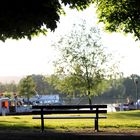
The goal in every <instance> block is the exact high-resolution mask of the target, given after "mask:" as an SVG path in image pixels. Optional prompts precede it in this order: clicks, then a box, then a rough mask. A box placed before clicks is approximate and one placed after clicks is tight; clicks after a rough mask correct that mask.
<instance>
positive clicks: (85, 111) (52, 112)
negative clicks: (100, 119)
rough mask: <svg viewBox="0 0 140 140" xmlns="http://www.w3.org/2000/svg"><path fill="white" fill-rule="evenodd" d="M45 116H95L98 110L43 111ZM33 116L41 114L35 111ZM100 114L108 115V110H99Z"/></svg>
mask: <svg viewBox="0 0 140 140" xmlns="http://www.w3.org/2000/svg"><path fill="white" fill-rule="evenodd" d="M43 112H44V114H72V113H73V114H93V113H96V112H97V111H96V110H43ZM32 113H33V114H40V111H38V110H34V111H32ZM98 113H107V110H98Z"/></svg>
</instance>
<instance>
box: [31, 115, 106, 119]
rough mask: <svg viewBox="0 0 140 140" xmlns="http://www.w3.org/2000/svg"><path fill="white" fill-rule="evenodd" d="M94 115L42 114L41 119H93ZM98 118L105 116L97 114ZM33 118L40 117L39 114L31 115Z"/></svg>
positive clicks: (104, 117)
mask: <svg viewBox="0 0 140 140" xmlns="http://www.w3.org/2000/svg"><path fill="white" fill-rule="evenodd" d="M95 118H96V116H44V117H43V119H95ZM98 118H99V119H106V118H107V117H106V116H99V117H98ZM33 119H41V117H40V116H33Z"/></svg>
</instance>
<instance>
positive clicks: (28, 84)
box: [18, 76, 36, 103]
mask: <svg viewBox="0 0 140 140" xmlns="http://www.w3.org/2000/svg"><path fill="white" fill-rule="evenodd" d="M35 86H36V85H35V83H34V81H33V79H32V76H27V77H25V78H23V79H21V80H20V82H19V85H18V91H19V95H20V96H22V97H25V98H27V100H28V103H29V99H30V98H31V97H32V96H33V95H35Z"/></svg>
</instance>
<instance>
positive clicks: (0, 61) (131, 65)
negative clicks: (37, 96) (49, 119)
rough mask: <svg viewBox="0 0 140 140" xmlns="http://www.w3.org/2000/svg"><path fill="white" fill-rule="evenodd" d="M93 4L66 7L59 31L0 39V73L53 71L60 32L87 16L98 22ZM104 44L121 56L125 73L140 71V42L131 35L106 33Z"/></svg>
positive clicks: (46, 72) (6, 74) (115, 54)
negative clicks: (81, 8)
mask: <svg viewBox="0 0 140 140" xmlns="http://www.w3.org/2000/svg"><path fill="white" fill-rule="evenodd" d="M92 9H93V7H90V8H89V9H87V10H85V11H83V12H76V10H73V11H69V10H68V11H67V16H62V17H61V20H60V24H58V29H56V33H54V34H53V33H48V35H47V36H40V37H35V38H34V39H32V40H31V41H29V40H25V39H22V40H18V41H17V40H7V41H6V42H5V43H3V42H0V76H22V75H29V74H50V73H52V72H53V66H52V60H54V59H55V58H57V52H56V51H55V50H54V49H53V47H51V46H50V43H51V42H52V41H55V39H56V36H59V34H63V33H66V32H68V31H70V29H71V26H72V25H73V23H77V22H79V19H81V18H82V19H86V21H87V22H88V23H89V24H92V25H93V26H95V25H96V22H97V20H96V15H95V10H93V11H92ZM102 37H103V44H104V46H106V47H108V48H109V50H110V51H111V52H112V53H113V55H114V58H115V59H120V58H121V64H120V70H121V71H123V72H124V73H125V75H130V74H139V75H140V63H139V60H140V42H135V40H134V39H133V38H132V37H131V36H124V35H122V34H119V33H112V34H108V33H104V34H103V36H102Z"/></svg>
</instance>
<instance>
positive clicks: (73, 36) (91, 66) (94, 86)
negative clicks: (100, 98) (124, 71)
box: [54, 21, 117, 104]
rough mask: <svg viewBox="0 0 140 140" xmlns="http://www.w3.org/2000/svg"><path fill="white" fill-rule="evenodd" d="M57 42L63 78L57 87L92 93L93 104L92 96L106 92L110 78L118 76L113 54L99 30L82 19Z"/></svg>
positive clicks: (57, 65)
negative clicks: (105, 44) (106, 46)
mask: <svg viewBox="0 0 140 140" xmlns="http://www.w3.org/2000/svg"><path fill="white" fill-rule="evenodd" d="M54 46H55V47H58V48H59V51H60V52H61V56H60V58H59V59H58V60H57V61H55V67H56V74H57V75H58V77H59V80H60V81H59V84H58V83H57V89H59V90H60V91H61V92H62V93H68V94H73V93H75V92H76V93H80V96H88V99H89V104H92V101H91V96H97V95H99V94H102V93H103V91H105V90H106V89H107V88H108V87H109V79H110V78H112V77H115V76H114V75H115V74H116V72H115V70H116V68H117V67H116V65H115V64H112V63H111V60H112V57H111V55H110V54H107V53H106V52H105V48H103V47H102V44H101V37H100V32H99V30H98V29H97V28H95V27H89V28H88V25H86V22H85V21H82V23H81V24H79V25H78V26H77V25H74V27H73V30H72V31H71V32H70V33H69V34H67V35H65V36H64V37H61V38H60V40H59V41H58V42H56V43H55V44H54Z"/></svg>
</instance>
